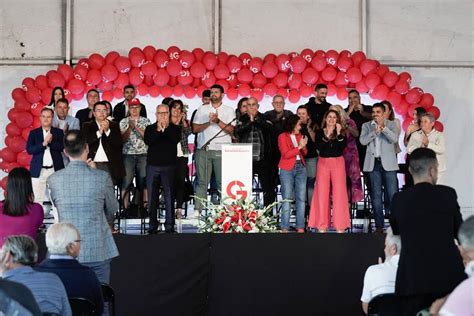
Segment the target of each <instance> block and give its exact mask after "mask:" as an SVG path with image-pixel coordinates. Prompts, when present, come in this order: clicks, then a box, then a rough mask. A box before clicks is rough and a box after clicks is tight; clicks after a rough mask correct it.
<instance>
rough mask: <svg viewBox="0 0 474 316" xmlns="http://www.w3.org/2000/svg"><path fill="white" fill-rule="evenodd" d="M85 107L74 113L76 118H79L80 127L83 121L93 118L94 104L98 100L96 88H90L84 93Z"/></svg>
mask: <svg viewBox="0 0 474 316" xmlns="http://www.w3.org/2000/svg"><path fill="white" fill-rule="evenodd" d="M86 99H87V107H86V108H85V109H82V110H79V111H77V113H76V118H77V119H79V122H80V124H81V128H82V126H83V125H84V123H85V122H89V121H93V120H94V112H93V109H94V104H96V103H97V102H99V91H97V90H96V89H90V90H89V91H87V94H86Z"/></svg>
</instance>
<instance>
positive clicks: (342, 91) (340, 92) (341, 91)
mask: <svg viewBox="0 0 474 316" xmlns="http://www.w3.org/2000/svg"><path fill="white" fill-rule="evenodd" d="M347 95H348V93H347V90H346V88H344V87H339V88H337V90H336V97H337V98H338V99H339V100H341V101H342V100H346V99H347Z"/></svg>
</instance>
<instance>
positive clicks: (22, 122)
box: [15, 112, 33, 128]
mask: <svg viewBox="0 0 474 316" xmlns="http://www.w3.org/2000/svg"><path fill="white" fill-rule="evenodd" d="M15 123H16V125H17V126H18V127H19V128H25V127H28V126H30V125H31V124H32V123H33V116H32V115H31V114H30V113H28V112H21V114H19V115H18V116H17V117H16V120H15Z"/></svg>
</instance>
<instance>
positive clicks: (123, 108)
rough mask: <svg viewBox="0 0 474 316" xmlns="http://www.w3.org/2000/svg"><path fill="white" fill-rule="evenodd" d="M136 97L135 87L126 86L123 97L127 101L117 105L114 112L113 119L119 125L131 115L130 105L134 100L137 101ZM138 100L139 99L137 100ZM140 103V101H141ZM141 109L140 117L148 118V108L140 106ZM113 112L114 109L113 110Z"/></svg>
mask: <svg viewBox="0 0 474 316" xmlns="http://www.w3.org/2000/svg"><path fill="white" fill-rule="evenodd" d="M135 96H136V91H135V87H134V86H133V85H126V86H125V87H123V97H124V98H125V100H123V101H122V102H120V103H117V105H115V107H114V110H113V114H112V115H113V117H114V121H115V122H117V123H119V122H121V121H122V120H123V119H124V118H126V117H127V116H129V115H130V108H129V107H130V104H129V102H130V101H131V100H133V99H135ZM135 100H138V99H135ZM139 102H140V101H139ZM139 107H140V116H141V117H144V118H146V117H147V115H146V107H145V105H143V104H141V103H140V104H139ZM111 110H112V109H111Z"/></svg>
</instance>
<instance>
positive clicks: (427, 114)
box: [421, 112, 436, 123]
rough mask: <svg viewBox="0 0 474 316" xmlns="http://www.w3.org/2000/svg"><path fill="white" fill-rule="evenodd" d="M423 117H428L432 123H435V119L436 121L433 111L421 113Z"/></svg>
mask: <svg viewBox="0 0 474 316" xmlns="http://www.w3.org/2000/svg"><path fill="white" fill-rule="evenodd" d="M421 117H427V118H428V119H429V120H430V122H431V123H434V121H436V118H435V117H434V115H433V113H430V112H426V113H423V114H421Z"/></svg>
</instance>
